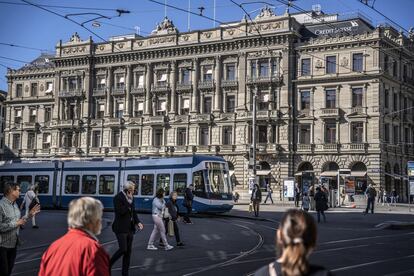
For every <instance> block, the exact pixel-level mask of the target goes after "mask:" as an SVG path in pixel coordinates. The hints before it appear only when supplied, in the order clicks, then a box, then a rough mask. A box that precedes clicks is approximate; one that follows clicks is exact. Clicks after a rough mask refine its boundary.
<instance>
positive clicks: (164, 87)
mask: <svg viewBox="0 0 414 276" xmlns="http://www.w3.org/2000/svg"><path fill="white" fill-rule="evenodd" d="M169 90H170V85H169V84H168V83H166V82H165V83H155V84H152V85H151V92H158V93H163V92H167V91H169Z"/></svg>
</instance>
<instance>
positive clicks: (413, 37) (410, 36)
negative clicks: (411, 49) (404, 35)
mask: <svg viewBox="0 0 414 276" xmlns="http://www.w3.org/2000/svg"><path fill="white" fill-rule="evenodd" d="M408 39H410V40H411V41H414V27H411V28H410V29H409V30H408Z"/></svg>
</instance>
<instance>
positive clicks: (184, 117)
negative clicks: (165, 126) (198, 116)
mask: <svg viewBox="0 0 414 276" xmlns="http://www.w3.org/2000/svg"><path fill="white" fill-rule="evenodd" d="M189 117H190V116H189V115H175V116H174V121H175V122H176V123H179V122H188V118H189Z"/></svg>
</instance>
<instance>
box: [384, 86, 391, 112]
mask: <svg viewBox="0 0 414 276" xmlns="http://www.w3.org/2000/svg"><path fill="white" fill-rule="evenodd" d="M384 106H385V108H388V107H389V106H390V92H389V90H388V89H385V90H384Z"/></svg>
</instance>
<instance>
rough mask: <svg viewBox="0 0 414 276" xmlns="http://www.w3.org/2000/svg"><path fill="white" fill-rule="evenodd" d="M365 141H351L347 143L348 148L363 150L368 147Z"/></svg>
mask: <svg viewBox="0 0 414 276" xmlns="http://www.w3.org/2000/svg"><path fill="white" fill-rule="evenodd" d="M367 146H368V145H367V144H366V143H352V144H350V145H349V149H350V150H352V151H365V150H366V149H367V148H368V147H367Z"/></svg>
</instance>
